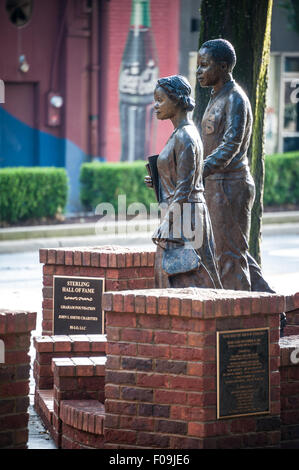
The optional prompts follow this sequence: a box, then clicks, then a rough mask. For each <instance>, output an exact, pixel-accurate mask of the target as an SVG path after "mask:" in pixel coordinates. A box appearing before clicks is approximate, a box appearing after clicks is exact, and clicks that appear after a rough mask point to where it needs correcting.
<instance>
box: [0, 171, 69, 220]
mask: <svg viewBox="0 0 299 470" xmlns="http://www.w3.org/2000/svg"><path fill="white" fill-rule="evenodd" d="M67 192H68V180H67V175H66V171H65V170H64V169H63V168H53V167H51V168H48V167H43V168H41V167H33V168H30V167H26V168H24V167H16V168H3V169H1V170H0V221H1V222H8V223H13V222H17V221H23V220H26V219H40V218H42V217H53V216H55V215H56V214H57V213H58V212H63V211H64V209H65V205H66V201H67Z"/></svg>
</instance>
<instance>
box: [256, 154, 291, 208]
mask: <svg viewBox="0 0 299 470" xmlns="http://www.w3.org/2000/svg"><path fill="white" fill-rule="evenodd" d="M298 181H299V152H288V153H283V154H280V153H277V154H274V155H268V156H267V157H266V159H265V186H264V205H265V206H278V205H285V204H299V183H298Z"/></svg>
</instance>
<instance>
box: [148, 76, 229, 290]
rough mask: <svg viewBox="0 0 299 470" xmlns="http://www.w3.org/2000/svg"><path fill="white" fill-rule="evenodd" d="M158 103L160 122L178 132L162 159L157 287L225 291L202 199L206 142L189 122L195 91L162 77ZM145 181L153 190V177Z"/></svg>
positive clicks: (156, 97) (156, 239)
mask: <svg viewBox="0 0 299 470" xmlns="http://www.w3.org/2000/svg"><path fill="white" fill-rule="evenodd" d="M154 100H155V105H154V109H155V113H156V116H157V119H160V120H165V119H170V120H171V122H172V124H173V127H174V131H173V132H172V134H171V136H170V137H169V139H168V141H167V143H166V145H165V147H164V148H163V150H162V151H161V152H160V154H159V157H158V159H157V169H158V173H159V180H160V194H161V198H160V207H161V214H162V217H161V219H162V220H161V222H160V224H159V226H158V228H157V229H156V231H155V233H154V234H153V236H152V240H153V242H154V243H155V244H156V245H157V253H156V265H155V278H156V287H160V288H162V287H203V288H222V285H221V282H220V278H219V274H218V270H217V263H216V257H215V246H214V237H213V232H212V227H211V222H210V217H209V213H208V209H207V206H206V202H205V198H204V194H203V193H204V186H203V179H202V170H203V149H202V142H201V138H200V136H199V133H198V131H197V129H196V127H195V125H194V123H193V121H192V119H191V117H190V111H192V109H193V108H194V100H193V98H192V97H191V86H190V84H189V82H188V81H187V79H186V78H185V77H183V76H181V75H172V76H169V77H165V78H160V79H159V80H158V82H157V85H156V88H155V91H154ZM144 181H145V184H146V185H147V186H149V187H152V186H153V181H152V179H151V177H150V176H146V177H145V179H144Z"/></svg>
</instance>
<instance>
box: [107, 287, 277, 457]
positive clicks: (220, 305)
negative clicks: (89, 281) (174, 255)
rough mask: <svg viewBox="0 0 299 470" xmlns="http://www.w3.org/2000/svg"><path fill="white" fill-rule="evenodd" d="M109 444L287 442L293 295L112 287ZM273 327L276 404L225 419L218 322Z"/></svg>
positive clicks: (224, 327)
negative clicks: (285, 365)
mask: <svg viewBox="0 0 299 470" xmlns="http://www.w3.org/2000/svg"><path fill="white" fill-rule="evenodd" d="M104 309H105V312H106V325H107V342H108V344H107V364H106V385H105V396H106V402H105V408H106V418H105V441H106V447H107V448H127V447H129V448H167V449H169V448H171V449H176V448H187V449H192V448H213V449H221V448H258V447H262V448H265V447H279V445H280V374H279V361H280V348H279V321H280V318H279V314H280V313H281V312H283V311H284V309H285V299H284V297H283V296H279V295H275V294H268V293H257V292H241V291H221V290H207V289H195V288H194V289H193V288H192V289H191V288H189V289H168V290H164V289H163V290H158V289H153V290H142V291H130V292H110V293H106V294H105V295H104ZM265 327H267V328H269V338H270V339H269V356H270V357H269V364H270V366H269V367H270V387H271V389H270V413H269V414H265V415H250V416H245V417H244V416H242V417H235V418H226V419H217V413H216V410H217V387H216V384H217V381H216V370H217V366H216V364H217V363H216V332H217V331H227V330H239V329H241V330H247V329H253V328H265Z"/></svg>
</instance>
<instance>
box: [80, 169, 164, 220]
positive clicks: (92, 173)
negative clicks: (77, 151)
mask: <svg viewBox="0 0 299 470" xmlns="http://www.w3.org/2000/svg"><path fill="white" fill-rule="evenodd" d="M146 174H147V171H146V168H145V162H144V161H136V162H133V163H127V162H119V163H99V162H92V163H84V164H83V165H82V166H81V173H80V182H81V193H80V196H81V202H82V204H83V205H84V206H85V207H86V209H88V210H94V209H95V208H96V206H97V205H98V204H99V203H103V202H109V203H111V204H112V205H113V206H114V209H115V211H116V212H117V202H118V196H120V195H125V196H126V202H127V206H129V205H130V204H131V203H133V202H141V203H142V204H144V205H145V207H146V208H147V209H149V207H150V203H153V202H156V199H155V194H154V191H153V190H151V189H149V188H148V187H147V186H146V185H145V184H144V182H143V179H144V176H145V175H146Z"/></svg>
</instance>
